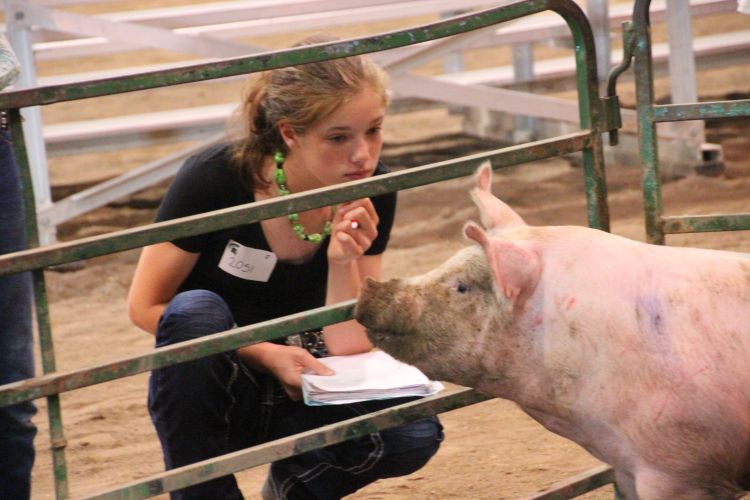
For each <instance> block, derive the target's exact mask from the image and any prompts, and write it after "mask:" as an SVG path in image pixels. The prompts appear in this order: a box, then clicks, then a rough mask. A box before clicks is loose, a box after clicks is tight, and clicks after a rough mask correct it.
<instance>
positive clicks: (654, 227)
mask: <svg viewBox="0 0 750 500" xmlns="http://www.w3.org/2000/svg"><path fill="white" fill-rule="evenodd" d="M650 6H651V0H636V2H635V5H634V7H633V20H632V22H629V23H625V26H624V29H623V51H624V60H623V63H622V64H621V66H620V67H619V68H617V69H615V70H614V71H613V72H612V74H611V75H610V81H609V85H608V87H609V92H608V94H610V95H614V88H615V83H616V79H617V77H618V76H619V74H620V73H621V72H622V71H624V70H625V69H627V67H628V66H629V65H630V62H631V60H632V61H634V70H635V84H636V101H637V114H638V142H639V147H640V150H641V161H642V162H643V196H644V201H645V206H646V235H647V238H648V241H649V242H650V243H657V244H664V243H665V235H667V234H678V233H699V232H711V231H738V230H747V229H750V212H747V213H737V214H718V215H691V216H663V215H662V208H663V205H662V195H661V179H660V177H659V155H658V147H657V143H658V142H657V136H656V126H657V124H658V123H662V122H676V121H687V120H707V119H710V118H729V117H740V116H748V117H750V100H748V99H743V100H733V101H714V102H702V103H692V104H662V105H657V104H656V103H655V99H654V71H653V65H652V57H651V46H652V43H651V22H650V16H649V7H650Z"/></svg>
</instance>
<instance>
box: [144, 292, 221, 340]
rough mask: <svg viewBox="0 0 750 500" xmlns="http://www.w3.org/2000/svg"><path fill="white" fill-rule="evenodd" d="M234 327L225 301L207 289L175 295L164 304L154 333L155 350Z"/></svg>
mask: <svg viewBox="0 0 750 500" xmlns="http://www.w3.org/2000/svg"><path fill="white" fill-rule="evenodd" d="M233 326H234V318H233V316H232V312H231V311H230V310H229V306H228V305H227V303H226V301H224V299H222V298H221V297H220V296H219V295H217V294H216V293H214V292H211V291H209V290H188V291H186V292H181V293H178V294H177V295H176V296H175V297H174V298H173V299H172V301H171V302H170V303H169V304H168V305H167V307H166V309H165V310H164V313H163V314H162V317H161V319H160V320H159V326H158V328H157V331H156V345H157V347H160V346H164V345H169V344H174V343H177V342H182V341H185V340H190V339H194V338H198V337H202V336H204V335H210V334H212V333H218V332H223V331H225V330H229V329H230V328H232V327H233Z"/></svg>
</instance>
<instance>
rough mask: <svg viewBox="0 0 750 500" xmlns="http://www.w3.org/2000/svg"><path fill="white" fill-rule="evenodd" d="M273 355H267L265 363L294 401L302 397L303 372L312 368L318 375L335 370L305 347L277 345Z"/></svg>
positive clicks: (329, 373)
mask: <svg viewBox="0 0 750 500" xmlns="http://www.w3.org/2000/svg"><path fill="white" fill-rule="evenodd" d="M277 347H278V348H276V349H273V352H272V355H271V356H265V357H264V359H263V365H264V366H265V368H266V369H267V370H268V371H269V372H271V374H273V375H274V376H275V377H276V378H277V379H279V381H280V382H281V385H282V386H283V387H284V391H286V393H287V395H288V396H289V398H290V399H292V400H294V401H299V400H300V399H302V372H303V371H305V370H306V369H309V370H311V371H312V372H314V373H315V374H316V375H333V374H334V371H333V370H331V369H330V368H328V367H327V366H326V365H324V364H323V363H321V362H320V361H318V360H317V359H316V358H315V356H313V355H312V354H310V353H309V352H308V351H306V350H305V349H302V348H301V347H296V346H277Z"/></svg>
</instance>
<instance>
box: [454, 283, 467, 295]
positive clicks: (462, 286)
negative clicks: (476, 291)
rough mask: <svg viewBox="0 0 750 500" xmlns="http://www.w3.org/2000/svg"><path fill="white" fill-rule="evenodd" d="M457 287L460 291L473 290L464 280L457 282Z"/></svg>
mask: <svg viewBox="0 0 750 500" xmlns="http://www.w3.org/2000/svg"><path fill="white" fill-rule="evenodd" d="M455 287H456V291H457V292H458V293H468V292H469V291H470V290H471V287H470V286H469V285H467V284H466V283H464V282H462V281H459V282H457V283H456V284H455Z"/></svg>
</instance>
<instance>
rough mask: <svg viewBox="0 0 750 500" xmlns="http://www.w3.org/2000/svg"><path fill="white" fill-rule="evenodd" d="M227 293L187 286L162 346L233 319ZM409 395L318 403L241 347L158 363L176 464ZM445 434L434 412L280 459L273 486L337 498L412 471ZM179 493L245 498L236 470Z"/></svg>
mask: <svg viewBox="0 0 750 500" xmlns="http://www.w3.org/2000/svg"><path fill="white" fill-rule="evenodd" d="M232 325H233V318H232V314H231V312H230V311H229V308H228V306H227V305H226V302H224V300H223V299H222V298H221V297H219V296H218V295H216V294H214V293H213V292H209V291H206V290H192V291H187V292H183V293H180V294H178V295H177V296H176V297H175V298H174V299H173V300H172V302H171V303H170V304H169V306H168V307H167V309H166V310H165V312H164V314H163V315H162V318H161V320H160V321H159V326H158V329H157V333H156V345H157V347H160V346H165V345H170V344H174V343H177V342H182V341H186V340H189V339H193V338H197V337H201V336H204V335H209V334H212V333H217V332H220V331H224V330H228V329H230V328H232ZM404 401H405V400H404V399H398V400H388V401H368V402H366V403H361V404H352V405H337V406H317V407H310V406H306V405H305V404H304V403H302V402H299V401H292V400H290V399H289V398H288V397H286V395H285V393H284V391H283V389H282V388H281V386H280V385H279V383H278V382H276V381H275V379H273V378H272V377H270V376H269V375H266V374H263V373H260V372H258V371H255V370H251V369H249V368H248V367H247V366H246V365H244V364H243V363H242V362H241V361H240V360H239V359H238V357H237V356H236V354H235V353H234V352H228V353H222V354H217V355H212V356H208V357H205V358H201V359H197V360H194V361H189V362H187V363H181V364H178V365H174V366H170V367H167V368H162V369H159V370H154V371H153V372H152V374H151V380H150V384H149V412H150V414H151V419H152V421H153V423H154V427H155V428H156V432H157V434H158V435H159V439H160V440H161V446H162V451H163V454H164V462H165V465H166V467H167V469H172V468H175V467H180V466H183V465H187V464H190V463H193V462H197V461H199V460H205V459H207V458H211V457H215V456H217V455H222V454H225V453H229V452H232V451H236V450H239V449H242V448H246V447H248V446H253V445H256V444H260V443H263V442H266V441H270V440H273V439H278V438H281V437H284V436H288V435H291V434H296V433H299V432H303V431H306V430H309V429H313V428H316V427H320V426H322V425H326V424H330V423H333V422H337V421H340V420H344V419H347V418H352V417H355V416H358V415H362V414H364V413H368V412H371V411H376V410H380V409H383V408H387V407H389V406H393V405H396V404H399V403H403V402H404ZM442 439H443V434H442V426H441V425H440V423H439V421H438V420H437V418H435V417H431V418H427V419H424V420H420V421H417V422H411V423H408V424H405V425H401V426H399V427H396V428H393V429H388V430H385V431H382V432H379V433H376V434H371V435H368V436H364V437H360V438H355V439H353V440H349V441H346V442H344V443H340V444H336V445H332V446H328V447H326V448H323V449H319V450H314V451H311V452H307V453H304V454H301V455H297V456H294V457H289V458H286V459H284V460H280V461H277V462H274V463H273V464H271V469H270V474H269V482H268V485H269V487H270V490H272V491H274V493H275V496H276V497H277V498H284V499H337V498H341V497H343V496H345V495H348V494H350V493H352V492H354V491H356V490H358V489H360V488H362V487H363V486H365V485H367V484H369V483H371V482H373V481H375V480H377V479H381V478H386V477H395V476H401V475H406V474H410V473H412V472H414V471H416V470H418V469H420V468H421V467H422V466H423V465H425V464H426V463H427V461H428V460H429V459H430V458H431V457H432V455H434V454H435V452H437V450H438V448H439V446H440V442H441V441H442ZM172 498H176V499H183V498H196V499H197V498H200V499H239V498H242V494H241V493H240V490H239V488H238V487H237V483H236V481H235V478H234V476H225V477H222V478H219V479H214V480H211V481H207V482H205V483H202V484H199V485H195V486H191V487H189V488H184V489H182V490H180V491H178V492H173V493H172Z"/></svg>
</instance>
